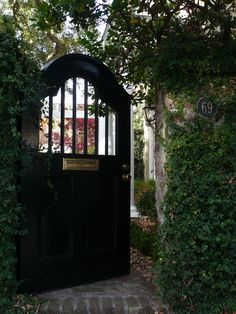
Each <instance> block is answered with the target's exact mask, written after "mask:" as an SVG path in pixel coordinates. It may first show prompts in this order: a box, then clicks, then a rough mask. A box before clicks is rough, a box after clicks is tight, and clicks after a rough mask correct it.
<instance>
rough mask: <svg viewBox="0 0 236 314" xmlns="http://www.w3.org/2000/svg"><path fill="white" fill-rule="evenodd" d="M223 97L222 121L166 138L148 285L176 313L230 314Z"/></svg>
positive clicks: (227, 113) (231, 259) (234, 139)
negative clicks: (160, 211) (159, 221)
mask: <svg viewBox="0 0 236 314" xmlns="http://www.w3.org/2000/svg"><path fill="white" fill-rule="evenodd" d="M231 95H232V98H231V99H228V102H227V106H226V104H225V108H223V106H222V107H221V108H220V109H221V114H222V112H223V110H224V119H219V120H218V121H211V120H206V119H203V118H196V119H195V121H194V123H189V124H188V125H187V124H186V127H181V126H178V125H175V124H173V125H172V128H171V130H170V139H169V143H168V144H167V147H166V150H167V163H166V173H167V184H168V191H167V194H166V197H165V201H164V207H163V208H164V213H165V221H164V224H163V225H162V226H161V227H160V228H159V229H160V237H161V239H162V241H161V245H160V251H159V254H160V258H159V259H158V263H157V267H156V272H157V280H156V281H157V285H158V287H159V294H160V295H161V297H162V299H163V300H164V301H165V302H167V303H169V304H171V305H172V307H173V310H174V311H175V312H176V313H181V314H189V313H192V314H220V313H223V312H224V311H225V312H226V311H227V313H232V312H233V311H235V310H236V263H235V259H236V251H235V247H236V237H235V226H236V175H235V174H236V136H235V134H236V124H235V116H236V115H235V114H236V112H235V109H236V108H235V104H236V97H235V94H234V93H232V94H231ZM219 118H220V117H219ZM216 122H217V123H216Z"/></svg>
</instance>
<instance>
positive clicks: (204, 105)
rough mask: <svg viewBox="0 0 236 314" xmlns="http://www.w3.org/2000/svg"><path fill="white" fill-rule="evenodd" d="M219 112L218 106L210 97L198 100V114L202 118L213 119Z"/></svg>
mask: <svg viewBox="0 0 236 314" xmlns="http://www.w3.org/2000/svg"><path fill="white" fill-rule="evenodd" d="M217 111H218V108H217V105H216V104H215V103H214V102H213V101H212V100H211V99H210V98H209V97H202V98H200V99H199V100H198V113H199V114H200V115H201V116H202V117H205V118H210V117H213V116H214V115H215V114H216V113H217Z"/></svg>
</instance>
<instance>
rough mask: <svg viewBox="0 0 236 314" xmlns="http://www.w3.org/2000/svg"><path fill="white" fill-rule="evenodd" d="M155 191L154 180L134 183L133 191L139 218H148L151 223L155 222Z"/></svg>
mask: <svg viewBox="0 0 236 314" xmlns="http://www.w3.org/2000/svg"><path fill="white" fill-rule="evenodd" d="M155 190H156V188H155V181H154V180H148V181H143V180H138V181H135V185H134V191H135V201H136V206H137V210H138V212H139V214H140V215H141V216H148V217H150V218H151V219H152V220H153V221H156V218H157V212H156V207H155V202H156V200H155Z"/></svg>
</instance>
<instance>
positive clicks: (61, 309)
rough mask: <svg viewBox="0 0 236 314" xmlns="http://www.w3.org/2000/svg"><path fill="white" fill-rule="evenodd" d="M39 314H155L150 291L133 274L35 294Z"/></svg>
mask: <svg viewBox="0 0 236 314" xmlns="http://www.w3.org/2000/svg"><path fill="white" fill-rule="evenodd" d="M38 297H39V298H40V299H41V300H42V302H43V303H42V305H41V307H40V310H39V313H40V314H46V313H47V314H73V313H76V314H80V313H81V314H126V313H127V314H131V313H132V314H154V313H155V314H158V313H164V312H162V311H161V306H160V305H159V304H158V303H157V301H156V300H155V293H154V291H153V289H152V288H151V287H150V286H148V285H147V283H146V281H145V280H144V279H143V277H142V276H141V275H140V274H139V273H136V272H131V274H130V275H127V276H122V277H118V278H114V279H109V280H105V281H100V282H96V283H93V284H86V285H81V286H76V287H72V288H67V289H63V290H58V291H51V292H47V293H43V294H39V295H38Z"/></svg>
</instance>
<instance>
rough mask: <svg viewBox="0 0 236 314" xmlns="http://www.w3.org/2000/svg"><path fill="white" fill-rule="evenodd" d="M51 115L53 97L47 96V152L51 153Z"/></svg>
mask: <svg viewBox="0 0 236 314" xmlns="http://www.w3.org/2000/svg"><path fill="white" fill-rule="evenodd" d="M52 115H53V96H52V95H50V96H49V121H48V152H49V154H50V153H51V152H52Z"/></svg>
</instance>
